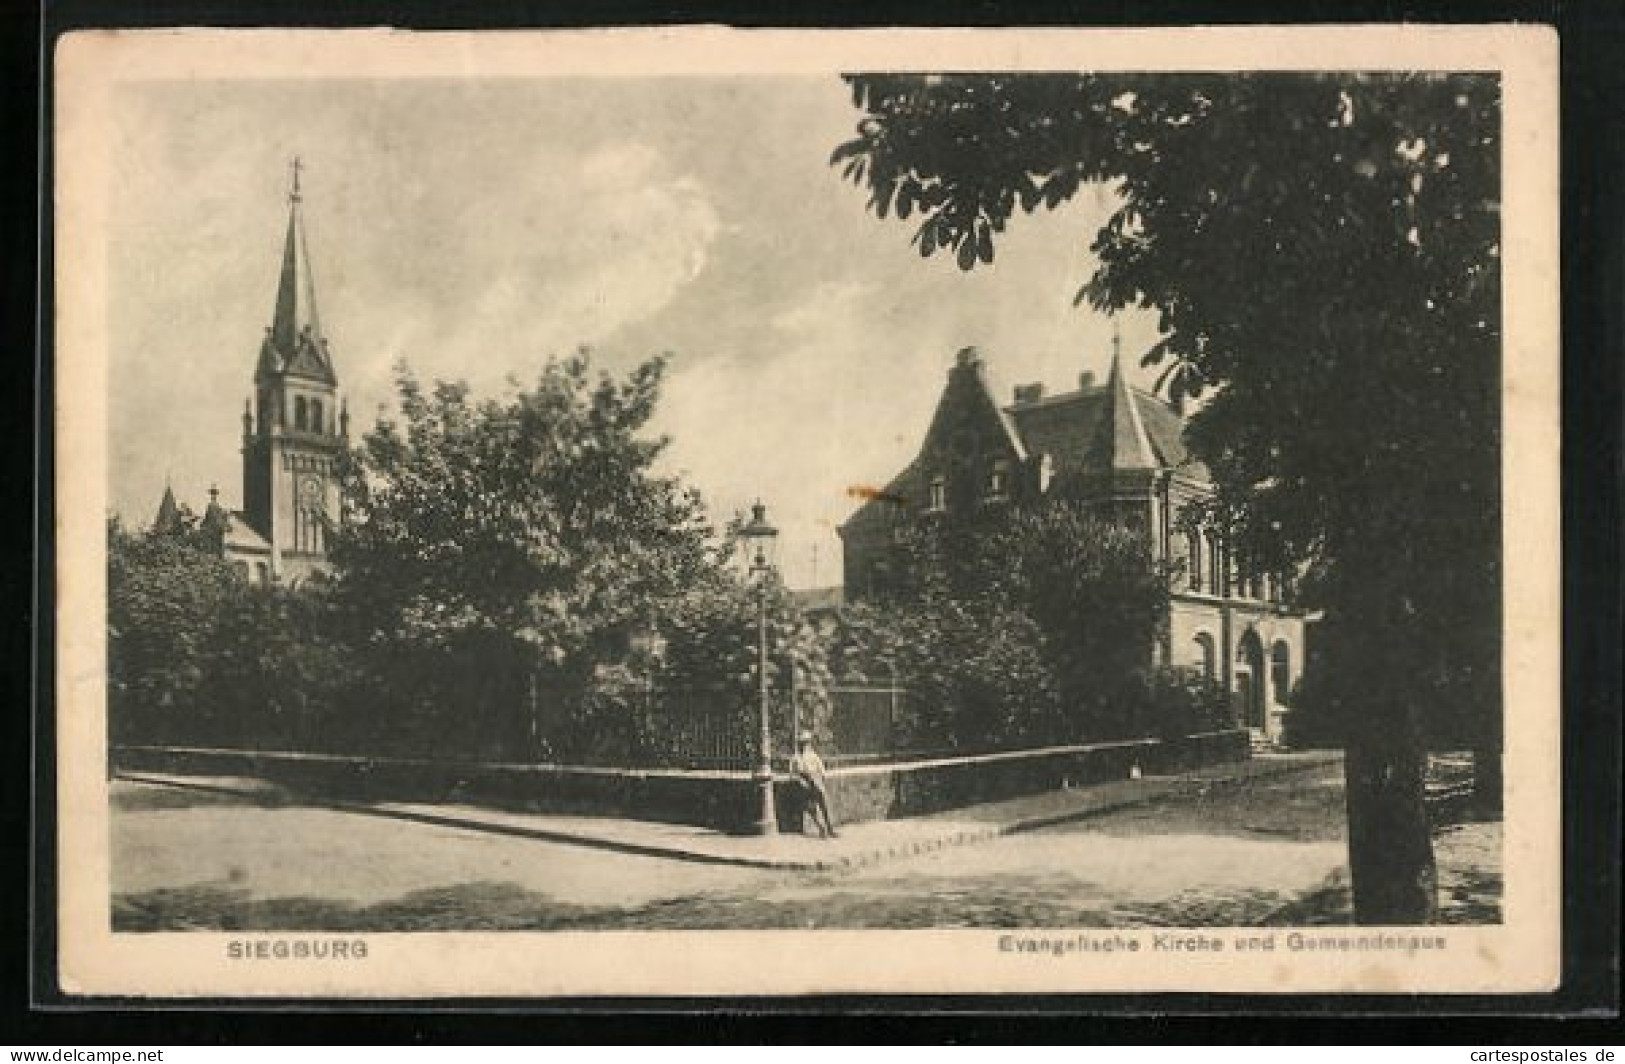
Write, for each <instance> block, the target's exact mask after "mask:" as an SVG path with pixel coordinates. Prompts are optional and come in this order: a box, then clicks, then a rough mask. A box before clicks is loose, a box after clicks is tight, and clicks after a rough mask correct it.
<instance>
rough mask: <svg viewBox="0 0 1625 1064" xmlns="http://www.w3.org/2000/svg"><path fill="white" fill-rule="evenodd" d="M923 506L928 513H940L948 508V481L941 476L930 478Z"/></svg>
mask: <svg viewBox="0 0 1625 1064" xmlns="http://www.w3.org/2000/svg"><path fill="white" fill-rule="evenodd" d="M925 508H926V510H927V511H928V512H930V513H940V512H941V511H943V510H946V509H947V508H948V483H947V481H945V480H943V479H942V478H941V477H934V478H932V480H931V487H930V494H928V495H927V496H926V503H925Z"/></svg>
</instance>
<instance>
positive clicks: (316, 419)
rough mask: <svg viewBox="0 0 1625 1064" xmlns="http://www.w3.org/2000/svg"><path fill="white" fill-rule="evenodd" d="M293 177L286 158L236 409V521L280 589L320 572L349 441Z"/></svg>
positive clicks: (334, 518)
mask: <svg viewBox="0 0 1625 1064" xmlns="http://www.w3.org/2000/svg"><path fill="white" fill-rule="evenodd" d="M299 171H300V163H299V160H298V159H295V160H294V161H293V182H292V187H291V190H290V192H289V195H288V232H287V237H286V239H285V240H284V241H283V247H282V272H281V275H280V277H279V278H278V282H277V292H276V305H275V308H274V309H273V310H272V313H271V324H270V325H269V326H268V327H267V328H266V330H265V339H264V341H263V342H262V343H261V345H260V354H259V362H258V365H257V366H256V368H255V370H254V395H253V398H252V399H250V400H249V402H248V405H247V408H246V409H244V411H243V510H242V517H243V519H244V521H245V522H246V523H247V524H248V525H249V526H251V527H252V528H253V530H254V531H255V532H257V533H259V535H260V536H261V537H263V538H264V540H265V542H266V543H267V544H269V547H270V576H271V577H272V578H274V579H276V580H279V581H282V582H284V583H298V582H300V581H302V580H304V579H306V578H308V577H310V576H311V575H313V574H317V573H323V572H325V571H326V568H327V549H328V542H329V538H330V536H331V533H332V529H333V527H334V526H335V524H336V522H337V521H338V519H339V491H338V484H337V482H336V476H335V473H336V470H335V466H336V464H337V460H338V456H339V453H340V451H341V450H342V449H343V447H344V444H345V440H346V438H347V437H348V435H349V414H348V412H347V411H346V410H345V409H344V407H343V406H341V405H340V402H339V397H338V376H337V375H336V374H335V373H334V371H333V357H332V353H331V352H330V351H329V350H328V346H327V337H326V336H325V335H323V333H322V326H321V320H320V319H319V318H318V317H317V314H316V283H315V279H314V278H313V277H312V276H311V270H310V251H309V249H308V247H307V246H306V243H305V220H304V212H303V209H302V195H301V193H300V188H299Z"/></svg>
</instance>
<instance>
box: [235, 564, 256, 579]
mask: <svg viewBox="0 0 1625 1064" xmlns="http://www.w3.org/2000/svg"><path fill="white" fill-rule="evenodd" d="M237 571H238V572H239V573H241V574H242V577H243V579H244V580H247V579H249V578H251V577H252V576H253V574H252V573H250V572H249V571H248V563H247V562H238V563H237Z"/></svg>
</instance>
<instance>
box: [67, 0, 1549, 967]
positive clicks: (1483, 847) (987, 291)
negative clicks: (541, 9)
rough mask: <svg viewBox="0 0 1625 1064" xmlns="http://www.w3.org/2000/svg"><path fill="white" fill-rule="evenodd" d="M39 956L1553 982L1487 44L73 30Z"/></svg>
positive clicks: (1536, 113)
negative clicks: (50, 811)
mask: <svg viewBox="0 0 1625 1064" xmlns="http://www.w3.org/2000/svg"><path fill="white" fill-rule="evenodd" d="M54 61H55V62H54V71H55V82H54V84H55V94H56V95H55V113H54V116H53V125H52V130H51V133H52V145H53V151H54V153H55V154H54V158H55V163H56V167H55V173H56V183H55V187H54V188H53V189H52V190H51V193H52V196H53V197H54V198H53V210H54V233H55V249H56V258H55V265H56V277H55V285H56V296H57V299H56V305H55V307H54V320H55V330H54V339H55V367H56V373H57V382H58V383H57V388H56V395H57V407H56V410H55V446H56V467H57V470H58V481H57V484H56V490H57V500H58V508H57V515H58V524H57V537H58V538H57V544H58V558H59V566H58V569H57V571H56V573H55V587H56V594H57V619H58V629H57V631H58V639H59V643H58V647H57V650H58V657H57V660H58V663H59V670H58V673H57V676H56V680H55V704H56V717H55V720H56V730H57V738H58V750H59V762H58V765H57V771H58V779H59V781H60V788H59V794H58V809H59V812H60V822H59V823H58V824H57V825H56V828H57V832H58V839H59V842H60V853H61V862H60V867H59V869H58V870H57V872H58V877H59V882H60V894H59V897H58V898H57V908H56V912H57V919H58V920H59V926H60V941H61V950H60V970H59V979H60V984H61V987H62V989H63V991H64V992H65V993H68V994H71V995H136V996H144V997H153V998H191V997H198V996H205V997H215V998H220V997H224V998H236V997H259V996H267V995H281V996H290V995H291V996H307V997H312V998H321V997H361V998H373V997H414V998H416V997H447V998H457V997H473V996H479V997H492V996H513V997H543V998H568V997H571V996H580V995H663V996H664V995H675V996H714V995H801V994H810V993H836V992H845V993H874V994H886V993H903V992H906V993H911V994H920V993H927V994H929V993H941V994H967V993H977V994H1003V993H1018V992H1026V993H1031V992H1074V993H1075V992H1101V993H1106V992H1134V993H1157V992H1175V991H1214V992H1226V993H1257V992H1264V993H1293V992H1298V993H1301V992H1316V993H1339V992H1346V993H1354V994H1363V993H1392V992H1447V993H1486V992H1490V993H1493V992H1535V991H1542V990H1549V989H1551V988H1553V987H1554V986H1555V984H1556V981H1557V978H1558V972H1559V964H1560V946H1561V940H1560V934H1559V899H1560V897H1561V889H1560V888H1561V882H1562V873H1561V865H1560V853H1559V839H1560V837H1561V820H1560V807H1559V801H1558V794H1559V780H1560V777H1559V748H1558V736H1559V727H1560V709H1561V707H1560V699H1559V677H1558V662H1559V646H1560V639H1561V631H1560V610H1559V598H1558V595H1559V592H1558V573H1559V566H1560V561H1561V555H1560V546H1559V536H1558V526H1559V520H1558V512H1559V511H1558V470H1557V456H1558V438H1559V416H1558V365H1559V331H1558V312H1557V306H1558V224H1557V217H1558V174H1557V158H1558V149H1557V143H1558V142H1557V134H1558V111H1557V41H1556V36H1555V34H1554V33H1552V32H1550V31H1548V30H1545V29H1542V28H1539V27H1512V26H1481V27H1470V26H1457V27H1422V26H1413V27H1387V28H1378V27H1356V26H1349V27H1316V28H1270V27H1253V28H1231V29H1184V30H1156V31H1149V30H1147V31H1140V30H1088V31H1084V30H1076V31H1073V30H1046V31H1013V30H1012V31H997V30H976V31H968V30H930V31H927V30H910V31H863V32H856V31H820V32H804V31H798V32H789V31H765V30H758V31H745V30H731V29H724V28H718V27H692V28H674V29H659V30H654V29H650V30H614V31H608V30H605V31H572V32H504V33H461V32H459V33H415V32H401V31H391V30H382V29H380V30H367V31H336V30H328V31H317V30H300V31H293V30H275V31H272V30H265V31H247V30H236V31H218V30H207V31H206V30H176V31H131V32H122V31H118V32H88V33H75V34H70V35H68V36H66V37H64V38H62V39H61V40H60V41H59V42H58V44H57V47H56V51H55V56H54Z"/></svg>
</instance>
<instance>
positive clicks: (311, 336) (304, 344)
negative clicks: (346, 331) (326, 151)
mask: <svg viewBox="0 0 1625 1064" xmlns="http://www.w3.org/2000/svg"><path fill="white" fill-rule="evenodd" d="M303 170H304V163H303V162H302V161H301V160H300V159H299V158H298V157H297V156H295V157H294V159H293V161H292V162H291V163H290V164H289V171H290V174H291V179H290V182H289V190H288V229H287V236H286V237H285V238H284V240H283V245H282V271H281V274H280V275H279V276H278V279H277V291H276V307H275V309H274V310H273V311H272V314H271V326H270V328H269V329H268V330H266V337H265V353H264V355H265V357H262V358H261V360H260V369H261V371H262V372H267V371H269V372H273V373H275V372H283V371H288V370H292V371H293V372H296V373H300V374H302V375H305V376H311V377H315V378H316V379H318V380H324V381H327V382H328V383H335V381H334V377H333V366H332V361H331V359H330V358H329V356H328V352H327V339H326V337H324V336H323V335H322V326H321V319H320V318H319V317H318V316H317V313H316V282H315V279H314V277H313V276H312V274H311V269H310V249H309V247H308V246H307V244H306V240H305V217H304V194H303V191H302V189H301V187H300V175H301V172H302V171H303Z"/></svg>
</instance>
